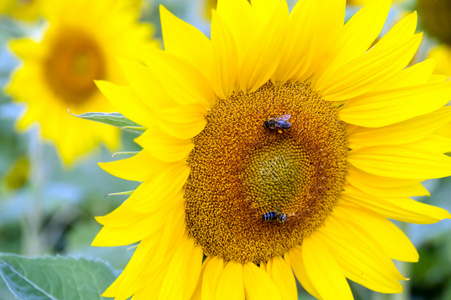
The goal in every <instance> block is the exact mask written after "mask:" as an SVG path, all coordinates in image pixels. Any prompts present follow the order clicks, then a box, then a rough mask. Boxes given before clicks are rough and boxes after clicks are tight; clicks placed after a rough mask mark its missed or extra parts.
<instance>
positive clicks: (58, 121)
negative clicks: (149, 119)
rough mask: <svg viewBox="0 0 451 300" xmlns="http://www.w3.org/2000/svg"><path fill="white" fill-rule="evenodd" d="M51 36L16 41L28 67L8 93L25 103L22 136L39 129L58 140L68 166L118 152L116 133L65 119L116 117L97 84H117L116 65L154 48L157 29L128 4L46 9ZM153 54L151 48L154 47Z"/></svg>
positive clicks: (66, 4)
mask: <svg viewBox="0 0 451 300" xmlns="http://www.w3.org/2000/svg"><path fill="white" fill-rule="evenodd" d="M46 4H47V5H46V10H45V11H46V14H45V16H46V17H47V19H48V23H49V24H48V28H47V29H46V30H45V32H44V34H43V38H42V40H40V41H34V40H31V39H20V40H15V41H12V42H11V44H10V46H11V49H12V50H13V51H14V53H15V54H16V55H17V56H19V58H21V59H22V60H23V64H22V65H21V66H20V67H19V68H18V70H16V72H15V74H14V75H13V77H12V79H11V83H10V85H9V87H7V92H8V93H10V94H11V95H12V96H13V97H14V99H15V100H16V101H18V102H25V103H26V106H27V108H26V110H25V113H24V115H23V116H22V117H21V119H20V120H19V121H18V124H17V125H18V128H19V129H25V128H27V127H29V126H30V125H31V124H32V123H33V122H35V121H36V122H37V123H39V125H40V127H41V131H42V135H43V137H44V138H46V139H50V140H53V142H54V143H55V145H56V146H57V148H58V150H59V153H60V155H61V157H62V159H63V161H64V162H65V163H72V162H73V161H74V159H75V158H77V157H79V156H80V155H82V154H84V153H86V152H88V151H90V150H91V149H93V148H94V147H96V146H98V144H99V142H103V143H105V144H106V145H107V146H108V147H111V148H114V147H117V145H118V142H119V131H118V130H117V128H112V127H109V126H106V125H104V124H100V123H91V122H89V121H86V120H82V119H78V118H75V117H73V116H71V115H70V114H69V113H68V111H67V110H68V108H69V109H70V111H71V112H72V113H76V114H79V113H84V112H88V111H105V112H109V111H112V110H114V109H113V107H112V105H111V104H110V103H109V101H108V100H107V99H106V98H105V97H104V96H103V95H102V94H101V93H100V92H99V91H98V89H97V87H96V86H95V84H94V80H95V79H104V80H109V81H113V82H117V83H121V82H124V80H125V79H124V75H123V74H122V73H121V72H120V70H119V68H118V66H117V61H116V58H117V57H126V58H130V59H132V58H134V59H136V58H137V57H138V56H137V53H138V52H137V49H138V48H140V47H147V46H150V45H152V44H151V43H153V42H151V41H150V40H149V38H150V35H151V31H152V28H151V27H150V25H147V24H138V23H137V19H138V9H137V8H136V7H134V6H132V5H131V3H130V2H129V0H126V1H108V0H100V1H89V0H82V1H49V2H47V3H46ZM152 47H153V45H152Z"/></svg>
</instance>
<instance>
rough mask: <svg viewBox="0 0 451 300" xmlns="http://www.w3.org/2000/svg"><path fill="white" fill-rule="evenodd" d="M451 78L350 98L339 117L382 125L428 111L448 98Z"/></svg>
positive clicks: (441, 104)
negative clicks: (449, 79) (450, 79)
mask: <svg viewBox="0 0 451 300" xmlns="http://www.w3.org/2000/svg"><path fill="white" fill-rule="evenodd" d="M450 95H451V82H435V83H428V84H424V85H418V86H415V87H406V88H399V89H393V90H387V91H381V92H380V93H377V94H374V95H371V96H366V97H365V96H362V97H361V98H356V99H354V100H349V101H347V102H346V103H345V105H344V106H343V107H342V108H341V109H340V112H339V114H340V119H342V120H343V121H345V122H348V123H351V124H354V125H359V126H364V127H382V126H386V125H390V124H394V123H397V122H401V121H404V120H407V119H410V118H413V117H417V116H421V115H424V114H427V113H431V112H433V111H435V110H437V109H439V108H440V107H442V106H444V105H445V104H446V103H447V102H448V101H449V100H450V99H451V96H450Z"/></svg>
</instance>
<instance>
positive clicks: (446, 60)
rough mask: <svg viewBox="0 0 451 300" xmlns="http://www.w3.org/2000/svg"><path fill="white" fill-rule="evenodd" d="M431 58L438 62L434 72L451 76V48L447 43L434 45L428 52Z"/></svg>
mask: <svg viewBox="0 0 451 300" xmlns="http://www.w3.org/2000/svg"><path fill="white" fill-rule="evenodd" d="M428 57H429V58H433V59H435V61H436V62H437V64H436V66H435V70H434V73H436V74H441V75H445V76H446V77H451V48H450V46H448V45H446V44H442V45H438V46H436V47H433V48H432V50H431V51H430V52H429V54H428Z"/></svg>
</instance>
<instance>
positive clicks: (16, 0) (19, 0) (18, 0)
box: [0, 0, 45, 21]
mask: <svg viewBox="0 0 451 300" xmlns="http://www.w3.org/2000/svg"><path fill="white" fill-rule="evenodd" d="M44 2H45V1H43V0H2V1H1V2H0V15H3V14H5V15H10V16H11V17H14V18H16V19H20V20H25V21H34V20H36V19H37V18H38V17H39V16H40V15H41V10H42V5H43V3H44Z"/></svg>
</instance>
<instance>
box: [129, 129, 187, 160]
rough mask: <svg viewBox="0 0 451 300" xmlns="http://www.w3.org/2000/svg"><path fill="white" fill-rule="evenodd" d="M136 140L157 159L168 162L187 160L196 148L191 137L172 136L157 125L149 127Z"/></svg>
mask: <svg viewBox="0 0 451 300" xmlns="http://www.w3.org/2000/svg"><path fill="white" fill-rule="evenodd" d="M135 142H136V143H138V144H139V145H140V146H141V147H143V148H144V149H145V150H147V151H149V153H150V154H152V155H153V156H155V157H156V158H157V159H159V160H162V161H166V162H177V161H186V158H187V157H188V155H189V153H190V152H191V150H192V149H193V148H194V144H193V143H192V141H191V139H186V140H181V139H178V138H175V137H172V136H170V135H168V134H167V133H165V132H164V131H162V130H161V129H160V128H158V127H156V126H153V127H151V128H148V129H147V130H146V131H145V132H144V133H143V134H141V135H140V136H139V137H137V138H136V139H135Z"/></svg>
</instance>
